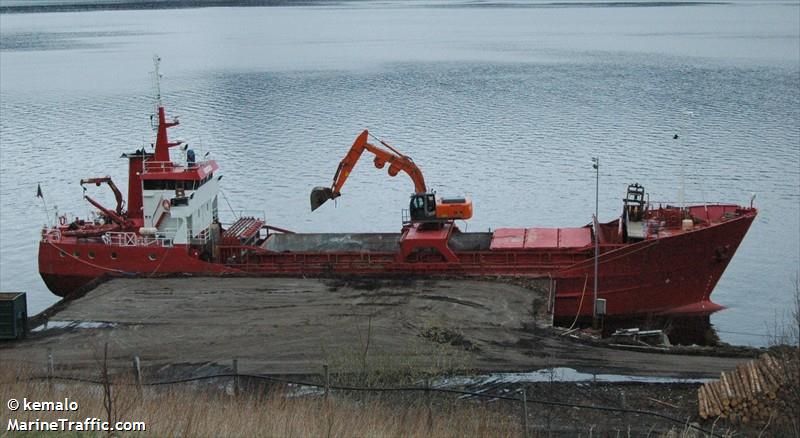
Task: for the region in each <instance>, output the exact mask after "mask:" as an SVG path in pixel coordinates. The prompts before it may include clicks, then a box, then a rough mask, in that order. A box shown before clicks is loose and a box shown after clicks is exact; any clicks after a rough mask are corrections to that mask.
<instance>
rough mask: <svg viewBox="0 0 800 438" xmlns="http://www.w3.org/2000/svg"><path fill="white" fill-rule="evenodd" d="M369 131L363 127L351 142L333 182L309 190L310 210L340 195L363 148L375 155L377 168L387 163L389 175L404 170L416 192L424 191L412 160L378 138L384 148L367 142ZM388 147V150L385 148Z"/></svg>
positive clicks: (422, 178) (422, 181)
mask: <svg viewBox="0 0 800 438" xmlns="http://www.w3.org/2000/svg"><path fill="white" fill-rule="evenodd" d="M368 139H369V132H368V131H367V130H366V129H365V130H364V131H363V132H362V133H361V134H360V135H359V136H358V137H357V138H356V141H355V142H353V146H352V147H351V148H350V150H349V151H348V152H347V155H345V157H344V158H343V159H342V161H341V162H340V163H339V167H338V168H337V169H336V174H335V175H334V176H333V183H332V184H331V186H330V187H314V189H313V190H311V211H314V210H316V209H317V208H319V207H320V206H321V205H322V204H324V203H325V202H326V201H328V200H329V199H335V198H338V197H339V196H340V195H341V192H340V191H341V189H342V186H344V183H345V182H346V181H347V177H349V176H350V172H352V171H353V168H354V167H355V165H356V163H358V160H359V159H360V158H361V155H362V154H363V153H364V151H365V150H367V151H369V152H371V153H372V154H374V155H375V159H374V161H373V162H374V164H375V167H377V168H378V169H382V168H383V167H384V166H386V164H388V165H389V170H388V171H389V176H395V175H397V174H398V173H399V172H400V171H403V172H405V173H406V174H408V176H409V177H411V180H412V181H413V182H414V190H415V192H416V193H425V192H426V191H427V190H426V187H425V178H424V177H423V176H422V171H420V170H419V167H417V165H416V164H414V161H413V160H412V159H411V158H409V157H407V156H405V155H403V154H401V153H400V152H399V151H398V150H397V149H395V148H394V147H392V146H391V145H389V144H387V143H386V142H384V141H382V140H378V142H380V144H381V145H383V146H384V147H385V148H386V149H383V148H381V147H378V146H376V145H374V144H371V143H369V142H368V141H367V140H368ZM387 149H388V150H387Z"/></svg>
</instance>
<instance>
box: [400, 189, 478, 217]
mask: <svg viewBox="0 0 800 438" xmlns="http://www.w3.org/2000/svg"><path fill="white" fill-rule="evenodd" d="M409 213H410V216H411V221H413V222H434V221H447V220H454V219H469V218H471V217H472V201H471V200H470V199H467V198H440V197H437V196H436V195H435V194H434V193H417V194H414V195H411V203H410V205H409Z"/></svg>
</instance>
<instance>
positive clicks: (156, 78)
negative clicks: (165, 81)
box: [153, 55, 162, 114]
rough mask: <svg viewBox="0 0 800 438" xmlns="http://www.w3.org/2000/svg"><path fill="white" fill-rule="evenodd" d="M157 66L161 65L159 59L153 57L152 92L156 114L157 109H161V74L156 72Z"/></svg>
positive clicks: (158, 57) (156, 56)
mask: <svg viewBox="0 0 800 438" xmlns="http://www.w3.org/2000/svg"><path fill="white" fill-rule="evenodd" d="M159 64H161V57H160V56H158V55H153V68H154V69H153V92H154V93H155V98H156V114H158V109H159V108H161V107H162V104H161V73H160V72H159V71H158V67H159Z"/></svg>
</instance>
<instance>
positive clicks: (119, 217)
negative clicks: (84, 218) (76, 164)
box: [81, 176, 132, 227]
mask: <svg viewBox="0 0 800 438" xmlns="http://www.w3.org/2000/svg"><path fill="white" fill-rule="evenodd" d="M103 183H106V184H108V187H109V188H110V189H111V191H112V192H114V198H115V199H116V200H117V206H116V208H115V209H114V211H111V210H109V209H107V208H105V207H103V206H102V205H101V204H100V203H99V202H97V201H95V200H94V199H92V198H91V197H89V196H87V195H84V198H85V199H86V200H87V201H88V202H89V203H90V204H92V205H94V206H95V207H97V208H98V209H99V210H100V211H101V212H103V214H104V215H106V217H108V218H109V219H111V220H112V221H114V222H116V223H118V224H119V225H121V226H123V227H130V226H132V224H131V222H130V221H129V220H128V219H127V218H126V217H125V214H124V213H123V211H122V207H123V203H124V201H123V200H122V193H121V192H120V191H119V189H118V188H117V185H116V184H114V181H112V180H111V177H110V176H104V177H102V178H86V179H82V180H81V186H83V185H84V184H94V185H96V186H98V187H100V184H103ZM83 190H84V191H86V187H84V188H83Z"/></svg>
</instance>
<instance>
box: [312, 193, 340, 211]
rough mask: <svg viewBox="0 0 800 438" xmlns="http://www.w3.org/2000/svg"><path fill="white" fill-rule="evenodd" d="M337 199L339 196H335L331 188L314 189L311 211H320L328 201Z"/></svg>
mask: <svg viewBox="0 0 800 438" xmlns="http://www.w3.org/2000/svg"><path fill="white" fill-rule="evenodd" d="M336 197H338V195H337V194H334V193H333V190H331V188H330V187H314V188H313V189H312V190H311V211H314V210H316V209H318V208H319V206H320V205H322V204H324V203H325V202H326V201H327V200H328V199H333V198H336Z"/></svg>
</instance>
